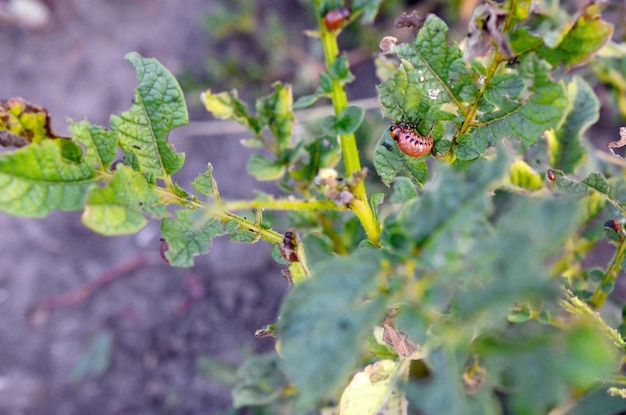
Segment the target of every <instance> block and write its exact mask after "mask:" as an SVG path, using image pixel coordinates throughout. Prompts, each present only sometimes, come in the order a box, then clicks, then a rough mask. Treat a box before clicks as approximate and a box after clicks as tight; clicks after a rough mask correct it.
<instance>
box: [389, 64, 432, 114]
mask: <svg viewBox="0 0 626 415" xmlns="http://www.w3.org/2000/svg"><path fill="white" fill-rule="evenodd" d="M378 94H379V95H380V103H381V104H382V106H383V116H385V117H389V118H391V119H393V120H396V121H400V120H401V121H407V122H409V121H410V122H413V123H415V122H417V121H418V120H419V119H420V118H421V114H420V108H421V106H420V104H421V102H422V99H423V96H424V92H423V91H422V89H421V88H420V85H419V76H418V74H417V70H416V69H415V67H414V66H413V65H412V64H411V63H410V62H407V61H402V63H401V64H400V67H399V68H398V70H397V71H396V72H395V73H394V74H393V76H390V77H389V78H387V80H386V81H385V82H383V83H382V84H381V85H379V86H378Z"/></svg>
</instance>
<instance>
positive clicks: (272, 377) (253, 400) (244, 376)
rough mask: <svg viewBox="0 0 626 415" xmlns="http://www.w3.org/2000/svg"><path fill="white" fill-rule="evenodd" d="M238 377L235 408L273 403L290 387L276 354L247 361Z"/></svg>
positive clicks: (234, 390)
mask: <svg viewBox="0 0 626 415" xmlns="http://www.w3.org/2000/svg"><path fill="white" fill-rule="evenodd" d="M237 377H238V378H239V382H238V383H237V385H236V386H235V388H234V389H233V392H232V396H233V406H234V407H235V408H241V407H244V406H257V405H266V404H268V403H271V402H273V401H275V400H276V399H277V398H278V397H280V395H281V393H282V392H283V390H284V389H285V388H287V386H288V382H287V378H286V377H285V375H284V374H283V372H282V371H281V360H280V358H279V357H278V356H276V355H275V354H268V355H263V356H255V357H252V358H250V359H247V360H246V361H244V363H243V364H242V365H241V367H240V368H239V370H238V371H237Z"/></svg>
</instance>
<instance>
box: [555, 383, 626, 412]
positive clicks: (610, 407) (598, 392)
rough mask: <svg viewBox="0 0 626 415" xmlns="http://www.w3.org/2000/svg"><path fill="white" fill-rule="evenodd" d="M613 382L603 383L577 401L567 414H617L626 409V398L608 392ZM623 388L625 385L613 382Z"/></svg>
mask: <svg viewBox="0 0 626 415" xmlns="http://www.w3.org/2000/svg"><path fill="white" fill-rule="evenodd" d="M610 386H611V384H606V383H604V382H603V383H602V384H601V385H598V387H596V388H594V390H593V391H591V392H588V393H587V394H585V395H583V396H581V397H580V399H578V401H576V404H575V405H574V407H573V408H571V409H570V410H569V411H567V412H566V415H588V414H594V415H615V414H619V413H623V412H624V411H626V399H624V398H622V397H620V396H614V395H611V394H609V393H607V390H608V389H609V387H610ZM613 386H616V387H620V388H622V387H623V385H620V384H613Z"/></svg>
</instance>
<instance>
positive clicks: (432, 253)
mask: <svg viewBox="0 0 626 415" xmlns="http://www.w3.org/2000/svg"><path fill="white" fill-rule="evenodd" d="M508 163H509V162H508V160H507V158H506V157H505V156H504V155H500V156H499V157H498V158H497V159H496V160H495V161H493V162H487V161H483V160H481V161H478V162H476V163H474V164H473V165H472V166H471V167H470V169H469V173H468V175H467V176H463V175H461V174H460V173H456V172H454V171H452V168H451V167H447V166H444V165H440V166H438V169H437V171H436V174H435V175H434V177H435V179H434V180H433V181H431V182H429V183H428V184H427V185H426V186H425V187H424V192H423V193H422V195H421V196H420V197H419V198H414V199H411V200H409V201H408V202H407V203H406V204H405V205H404V206H403V208H402V209H401V210H400V212H398V221H399V223H400V226H401V227H403V228H404V229H407V230H408V233H409V235H410V236H411V238H412V240H413V243H414V244H415V245H417V246H419V247H421V249H422V253H421V255H420V259H421V261H423V262H424V263H427V264H430V266H438V265H441V264H442V261H444V258H446V257H447V256H450V258H453V257H455V256H458V255H461V254H462V252H463V249H461V246H462V244H461V241H462V240H463V239H466V238H469V237H472V238H477V237H478V235H477V234H475V233H476V231H477V229H476V227H477V224H479V223H480V222H481V221H483V220H484V218H485V216H486V215H487V214H488V213H489V212H490V211H491V210H492V206H491V201H490V199H489V198H488V196H487V191H488V190H490V186H492V185H493V184H494V183H495V182H497V181H498V180H500V179H501V177H502V176H503V174H504V173H505V171H506V169H507V167H508ZM463 237H464V238H463ZM451 241H454V242H455V243H451ZM465 249H467V248H465Z"/></svg>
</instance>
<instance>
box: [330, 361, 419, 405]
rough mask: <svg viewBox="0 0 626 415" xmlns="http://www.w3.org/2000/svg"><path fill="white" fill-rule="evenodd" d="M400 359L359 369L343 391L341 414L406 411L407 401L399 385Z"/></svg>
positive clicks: (380, 362)
mask: <svg viewBox="0 0 626 415" xmlns="http://www.w3.org/2000/svg"><path fill="white" fill-rule="evenodd" d="M399 369H400V363H399V362H395V361H393V360H381V361H379V362H376V363H373V364H371V365H369V366H366V367H365V368H364V369H363V370H362V371H360V372H358V373H357V374H356V375H354V377H353V378H352V380H351V381H350V384H349V385H348V387H346V389H345V390H344V391H343V394H342V395H341V400H340V402H339V415H376V414H378V413H380V412H379V411H380V410H381V409H383V408H385V412H384V413H385V414H386V415H392V414H394V415H396V414H397V415H401V414H406V413H407V412H406V411H407V403H406V400H405V399H404V397H403V396H401V395H400V394H399V392H398V390H397V389H396V381H397V379H398V375H399V373H398V371H399Z"/></svg>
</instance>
